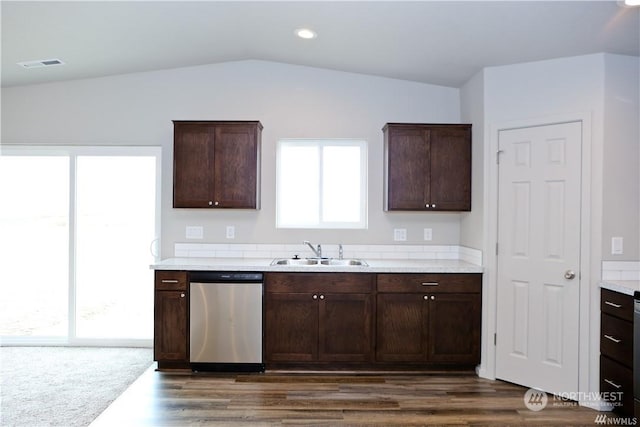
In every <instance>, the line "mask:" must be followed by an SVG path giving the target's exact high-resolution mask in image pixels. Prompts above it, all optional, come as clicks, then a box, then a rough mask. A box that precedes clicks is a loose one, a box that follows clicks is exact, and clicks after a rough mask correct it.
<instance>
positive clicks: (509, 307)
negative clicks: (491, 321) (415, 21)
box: [496, 122, 582, 394]
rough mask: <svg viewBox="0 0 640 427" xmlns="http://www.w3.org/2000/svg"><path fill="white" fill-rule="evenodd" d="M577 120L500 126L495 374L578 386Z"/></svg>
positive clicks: (539, 384) (549, 385)
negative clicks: (538, 124)
mask: <svg viewBox="0 0 640 427" xmlns="http://www.w3.org/2000/svg"><path fill="white" fill-rule="evenodd" d="M581 146H582V124H581V122H571V123H562V124H553V125H545V126H536V127H529V128H521V129H513V130H506V131H501V132H500V134H499V149H500V152H499V168H498V170H499V172H498V173H499V182H498V186H499V187H498V216H499V219H498V283H497V293H498V300H497V326H496V331H497V336H496V377H498V378H500V379H504V380H507V381H510V382H513V383H517V384H521V385H524V386H527V387H533V388H538V389H541V390H544V391H547V392H550V393H556V394H557V393H561V392H571V391H578V362H579V360H578V348H579V345H578V343H579V336H578V335H579V313H580V298H579V296H580V274H579V271H578V268H579V266H580V218H581V216H580V194H581Z"/></svg>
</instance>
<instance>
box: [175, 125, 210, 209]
mask: <svg viewBox="0 0 640 427" xmlns="http://www.w3.org/2000/svg"><path fill="white" fill-rule="evenodd" d="M213 140H214V132H213V129H212V128H210V127H207V126H200V125H197V124H186V123H176V124H175V126H174V142H173V207H175V208H205V207H209V201H211V200H212V197H213V180H211V179H210V178H209V176H210V173H211V172H210V171H211V170H212V168H213Z"/></svg>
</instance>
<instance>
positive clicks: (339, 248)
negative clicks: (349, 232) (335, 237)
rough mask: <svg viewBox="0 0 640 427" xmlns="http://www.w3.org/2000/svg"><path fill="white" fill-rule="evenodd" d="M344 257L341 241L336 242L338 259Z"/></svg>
mask: <svg viewBox="0 0 640 427" xmlns="http://www.w3.org/2000/svg"><path fill="white" fill-rule="evenodd" d="M343 257H344V251H343V250H342V243H340V244H338V259H342V258H343Z"/></svg>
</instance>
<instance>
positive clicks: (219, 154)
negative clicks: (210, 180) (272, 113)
mask: <svg viewBox="0 0 640 427" xmlns="http://www.w3.org/2000/svg"><path fill="white" fill-rule="evenodd" d="M256 129H257V126H256V125H218V126H216V128H215V144H214V156H213V158H214V168H213V171H214V191H215V197H214V199H215V200H214V202H215V203H216V206H217V207H222V208H226V207H229V208H256V207H257V206H256V196H257V191H256V190H257V188H256V182H257V179H258V175H257V171H258V142H257V138H256Z"/></svg>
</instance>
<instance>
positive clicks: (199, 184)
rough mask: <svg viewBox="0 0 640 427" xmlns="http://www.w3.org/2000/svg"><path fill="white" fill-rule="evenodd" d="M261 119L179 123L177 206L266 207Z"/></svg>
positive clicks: (175, 174) (176, 130)
mask: <svg viewBox="0 0 640 427" xmlns="http://www.w3.org/2000/svg"><path fill="white" fill-rule="evenodd" d="M261 131H262V125H261V124H260V122H219V121H174V153H173V156H174V170H173V177H174V180H173V207H174V208H235V209H259V208H260V143H261Z"/></svg>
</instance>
